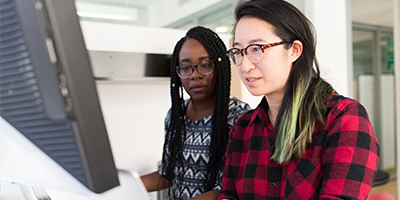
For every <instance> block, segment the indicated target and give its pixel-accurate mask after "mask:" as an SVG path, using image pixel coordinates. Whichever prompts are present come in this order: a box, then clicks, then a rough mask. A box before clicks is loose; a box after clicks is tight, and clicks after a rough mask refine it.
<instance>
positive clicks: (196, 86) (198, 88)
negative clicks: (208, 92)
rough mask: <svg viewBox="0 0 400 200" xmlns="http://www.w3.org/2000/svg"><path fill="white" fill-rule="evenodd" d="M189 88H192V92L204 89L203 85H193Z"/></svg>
mask: <svg viewBox="0 0 400 200" xmlns="http://www.w3.org/2000/svg"><path fill="white" fill-rule="evenodd" d="M190 89H191V90H193V91H194V92H202V91H203V90H205V89H206V86H205V85H193V86H192V87H190Z"/></svg>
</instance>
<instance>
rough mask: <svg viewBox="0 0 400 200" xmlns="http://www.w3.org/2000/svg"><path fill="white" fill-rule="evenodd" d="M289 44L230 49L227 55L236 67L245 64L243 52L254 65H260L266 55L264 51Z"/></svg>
mask: <svg viewBox="0 0 400 200" xmlns="http://www.w3.org/2000/svg"><path fill="white" fill-rule="evenodd" d="M285 43H288V42H284V41H282V42H275V43H270V44H250V45H249V46H247V47H246V48H244V49H239V48H232V49H229V50H228V51H227V52H226V55H227V56H228V57H229V59H230V60H231V62H232V63H233V64H234V65H240V64H242V62H243V56H244V54H243V52H245V53H246V56H247V58H249V60H250V61H251V62H253V63H259V62H260V61H261V60H262V58H263V55H264V49H267V48H270V47H274V46H278V45H281V44H285Z"/></svg>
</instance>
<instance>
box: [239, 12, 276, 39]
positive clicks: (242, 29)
mask: <svg viewBox="0 0 400 200" xmlns="http://www.w3.org/2000/svg"><path fill="white" fill-rule="evenodd" d="M278 40H280V38H279V37H278V36H277V35H276V34H275V32H274V27H273V26H272V25H271V24H269V23H268V22H266V21H264V20H261V19H258V18H255V17H243V18H241V19H240V20H239V21H238V23H237V24H236V28H235V38H234V46H247V45H249V44H252V43H254V42H260V43H270V42H275V41H278Z"/></svg>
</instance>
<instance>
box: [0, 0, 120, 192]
mask: <svg viewBox="0 0 400 200" xmlns="http://www.w3.org/2000/svg"><path fill="white" fill-rule="evenodd" d="M0 115H1V118H0V139H2V143H1V144H0V146H1V147H0V151H1V153H0V156H1V157H0V179H3V180H4V179H5V180H10V181H15V182H22V183H23V184H28V185H38V186H41V187H45V188H52V187H55V188H59V189H62V190H63V189H67V190H68V189H71V190H74V188H75V185H76V184H81V185H83V186H84V187H85V188H87V189H88V190H90V191H91V192H94V193H103V192H105V191H108V190H110V189H112V188H115V187H117V186H118V185H119V178H118V171H117V169H116V167H115V163H114V159H113V154H112V151H111V147H110V143H109V139H108V135H107V131H106V127H105V123H104V120H103V116H102V111H101V108H100V103H99V100H98V96H97V91H96V85H95V81H94V78H93V74H92V69H91V65H90V61H89V57H88V53H87V50H86V47H85V43H84V40H83V36H82V32H81V28H80V24H79V18H78V16H77V14H76V9H75V4H74V0H0ZM41 153H43V155H39V154H41ZM49 160H50V163H49V162H48V161H49ZM42 161H43V163H46V164H43V165H42V164H41V163H42ZM51 162H53V163H51ZM33 167H35V168H33ZM56 168H57V169H56ZM49 176H51V177H49ZM64 177H67V179H69V180H67V181H66V180H64V179H61V178H64ZM49 178H50V179H52V180H49ZM53 180H54V182H51V181H53ZM79 187H80V186H77V188H79Z"/></svg>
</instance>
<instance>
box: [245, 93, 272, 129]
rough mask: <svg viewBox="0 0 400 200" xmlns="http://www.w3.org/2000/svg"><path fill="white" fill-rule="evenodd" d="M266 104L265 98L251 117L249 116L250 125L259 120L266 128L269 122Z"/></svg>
mask: <svg viewBox="0 0 400 200" xmlns="http://www.w3.org/2000/svg"><path fill="white" fill-rule="evenodd" d="M268 107H269V106H268V102H267V99H266V98H265V96H264V97H263V98H262V100H261V102H260V104H258V106H257V108H256V109H255V110H254V113H253V116H251V120H250V123H253V122H254V121H255V120H256V119H258V120H260V121H261V123H262V124H263V125H264V127H265V128H267V127H268V126H269V125H270V124H271V122H270V120H269V116H268Z"/></svg>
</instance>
